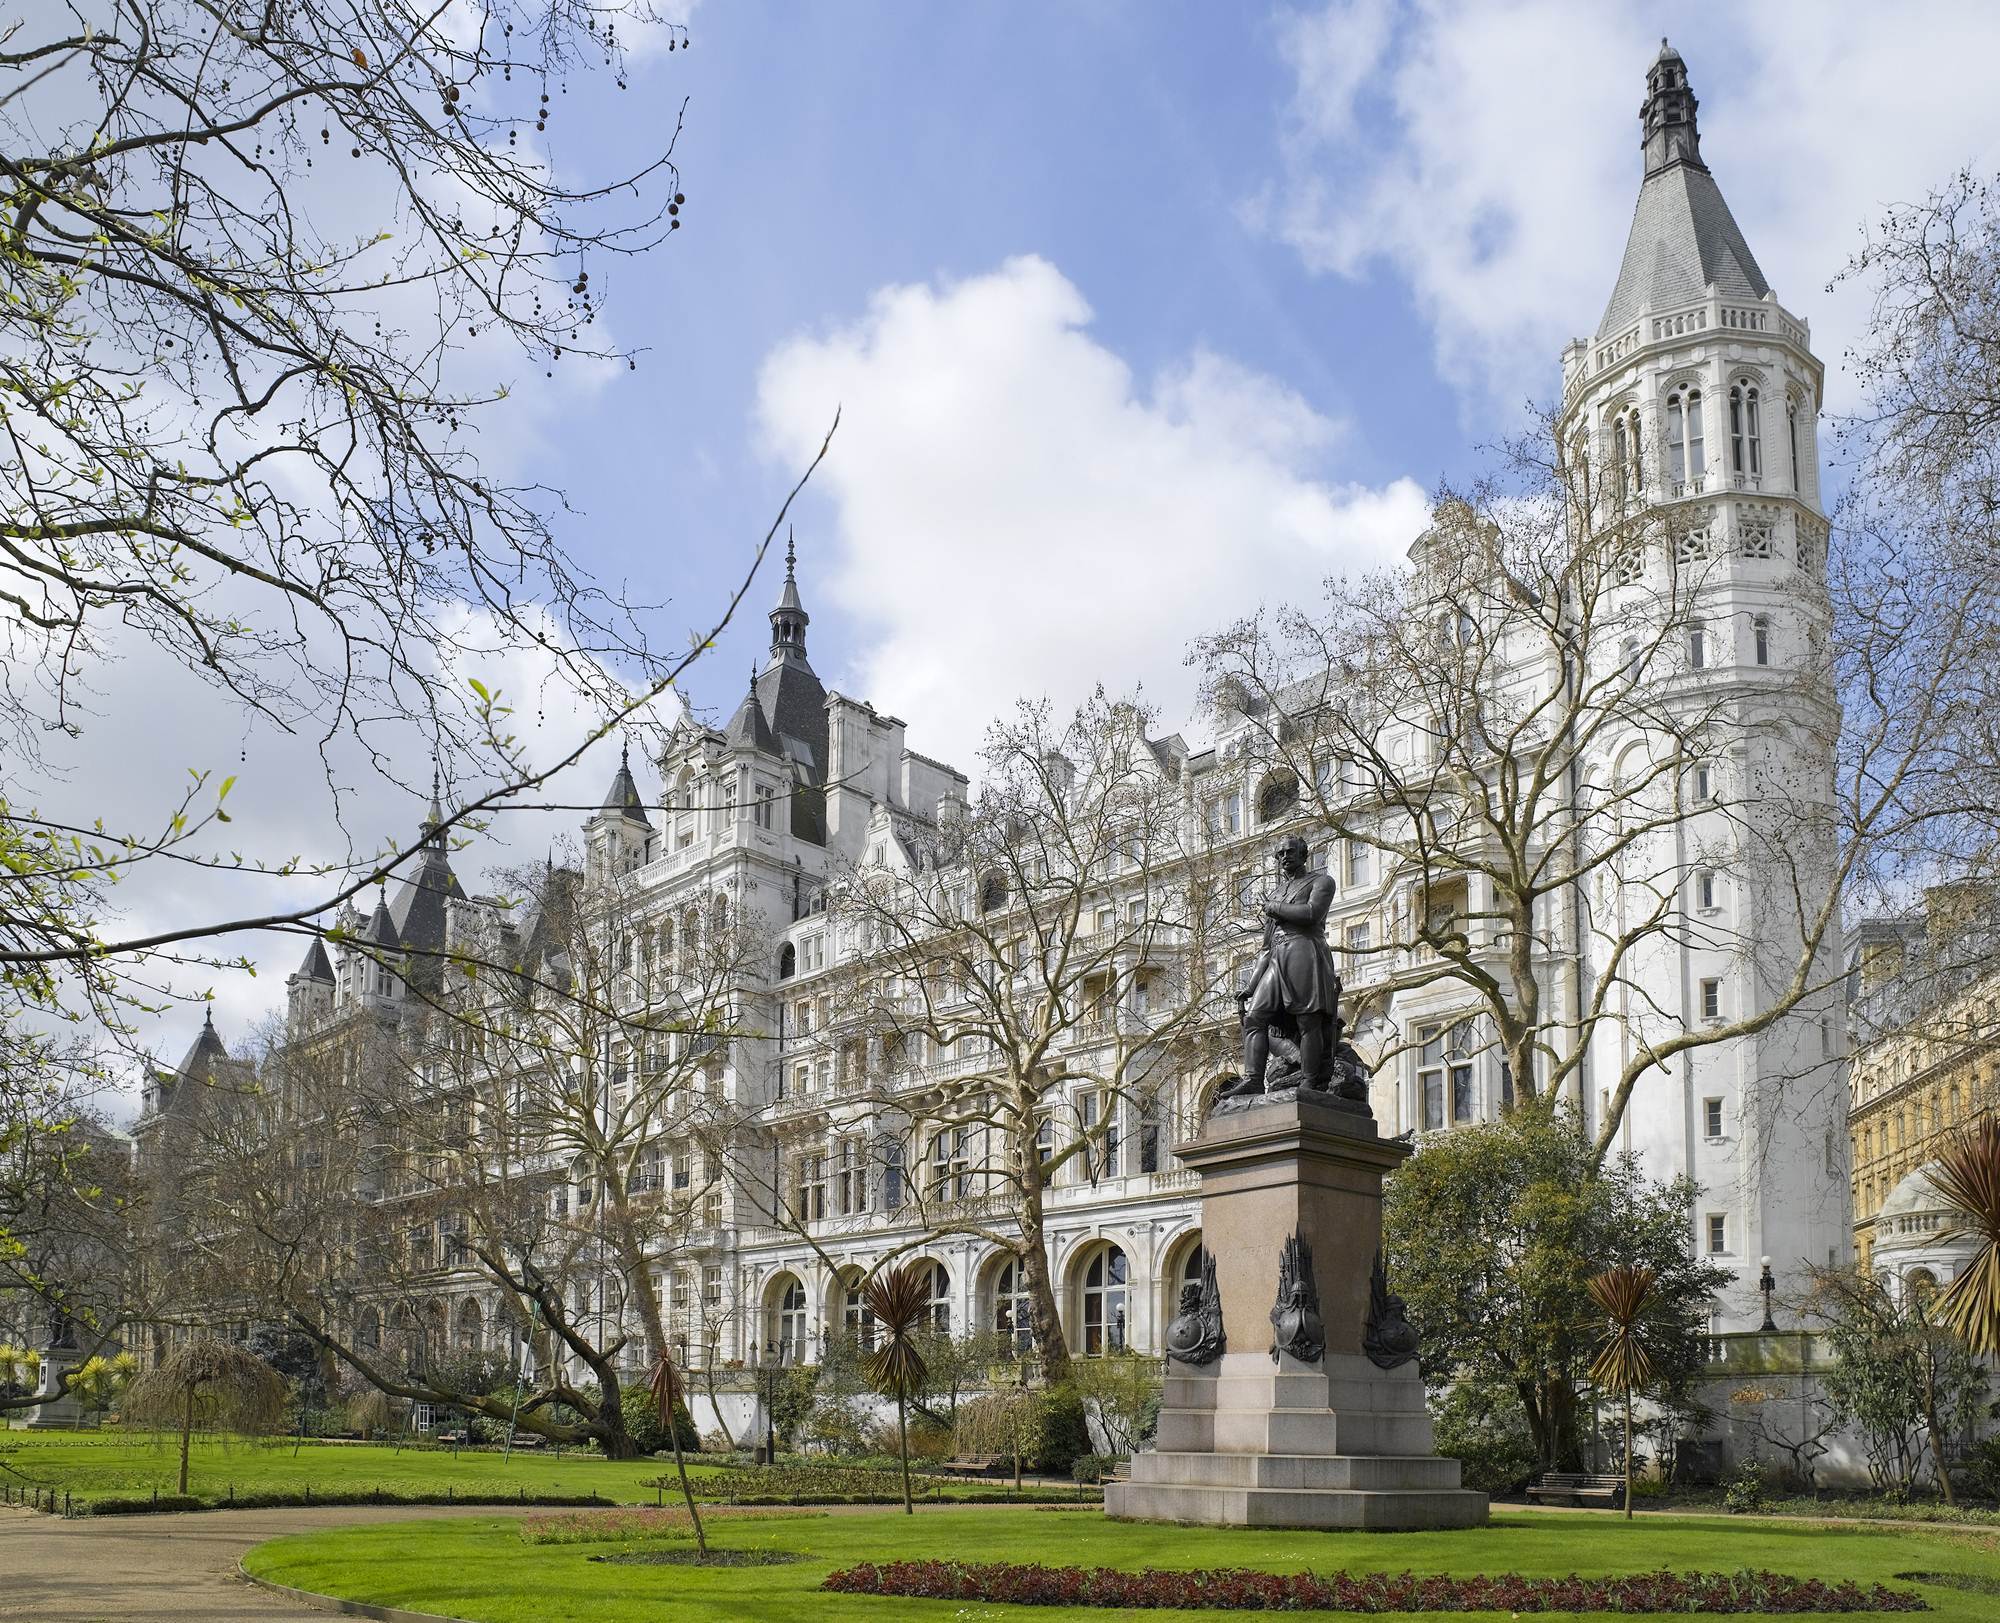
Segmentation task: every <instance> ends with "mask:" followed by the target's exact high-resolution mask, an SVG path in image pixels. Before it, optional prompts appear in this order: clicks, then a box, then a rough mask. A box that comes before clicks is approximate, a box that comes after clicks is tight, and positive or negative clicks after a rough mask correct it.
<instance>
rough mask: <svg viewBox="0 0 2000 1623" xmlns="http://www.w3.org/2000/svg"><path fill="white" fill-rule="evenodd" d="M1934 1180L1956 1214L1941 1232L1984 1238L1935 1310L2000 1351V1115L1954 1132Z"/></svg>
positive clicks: (1985, 1348)
mask: <svg viewBox="0 0 2000 1623" xmlns="http://www.w3.org/2000/svg"><path fill="white" fill-rule="evenodd" d="M1931 1182H1932V1184H1934V1185H1935V1186H1936V1188H1937V1191H1938V1193H1939V1194H1940V1195H1942V1196H1943V1197H1944V1202H1945V1204H1946V1205H1947V1206H1949V1207H1950V1208H1951V1209H1952V1212H1953V1214H1954V1221H1953V1223H1952V1225H1951V1227H1950V1228H1949V1229H1947V1230H1946V1231H1945V1232H1944V1233H1943V1234H1941V1235H1939V1236H1938V1238H1939V1239H1940V1240H1941V1241H1951V1240H1967V1239H1969V1240H1976V1241H1978V1243H1979V1249H1978V1251H1976V1252H1975V1253H1974V1254H1973V1258H1972V1261H1971V1262H1969V1263H1968V1264H1966V1266H1965V1269H1964V1271H1963V1272H1961V1273H1960V1274H1959V1276H1958V1277H1957V1278H1956V1279H1954V1280H1953V1281H1952V1282H1951V1284H1950V1285H1948V1286H1947V1287H1946V1288H1945V1291H1944V1294H1943V1295H1942V1296H1940V1297H1939V1298H1938V1300H1937V1304H1936V1306H1935V1308H1934V1309H1933V1310H1932V1311H1933V1312H1934V1313H1935V1315H1936V1317H1937V1318H1938V1320H1939V1321H1940V1322H1941V1323H1942V1324H1943V1325H1944V1326H1945V1327H1946V1328H1947V1329H1949V1330H1950V1331H1951V1332H1952V1333H1953V1334H1955V1335H1956V1336H1957V1337H1958V1338H1959V1339H1960V1340H1961V1341H1963V1342H1964V1343H1965V1344H1966V1346H1967V1347H1968V1348H1970V1349H1971V1350H1972V1351H1973V1352H1974V1353H1976V1354H1987V1353H2000V1121H1996V1120H1995V1119H1994V1118H1993V1117H1991V1116H1986V1117H1982V1118H1981V1119H1980V1120H1979V1121H1977V1122H1975V1123H1974V1124H1973V1125H1972V1126H1970V1127H1967V1128H1962V1129H1960V1130H1959V1131H1958V1132H1956V1133H1954V1134H1953V1135H1952V1136H1951V1138H1950V1139H1948V1140H1947V1141H1946V1143H1945V1147H1944V1151H1943V1153H1942V1154H1940V1155H1939V1156H1938V1159H1937V1165H1936V1167H1935V1168H1934V1169H1933V1170H1932V1172H1931Z"/></svg>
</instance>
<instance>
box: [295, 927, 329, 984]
mask: <svg viewBox="0 0 2000 1623" xmlns="http://www.w3.org/2000/svg"><path fill="white" fill-rule="evenodd" d="M299 973H300V974H301V975H303V976H304V977H305V978H306V979H307V980H309V981H327V982H331V981H332V980H333V964H332V963H331V961H330V960H329V959H328V958H327V956H326V948H325V946H324V945H322V944H321V942H320V939H319V937H318V936H314V937H313V939H312V945H311V946H309V947H307V948H306V959H305V962H304V963H302V964H300V965H299Z"/></svg>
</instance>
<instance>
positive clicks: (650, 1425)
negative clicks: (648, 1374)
mask: <svg viewBox="0 0 2000 1623" xmlns="http://www.w3.org/2000/svg"><path fill="white" fill-rule="evenodd" d="M624 1401H625V1429H626V1430H627V1431H628V1432H630V1433H631V1434H632V1441H633V1442H635V1443H637V1444H638V1445H639V1447H640V1449H641V1450H642V1451H643V1452H645V1453H648V1454H659V1453H665V1452H668V1451H671V1450H672V1448H673V1446H674V1440H673V1438H671V1437H669V1436H668V1435H667V1428H666V1427H665V1426H663V1425H661V1424H660V1410H659V1406H658V1405H657V1404H655V1403H654V1402H653V1393H652V1389H651V1388H650V1387H648V1386H646V1385H645V1384H644V1383H643V1382H637V1381H635V1382H634V1383H633V1384H632V1385H630V1386H628V1387H626V1388H625V1390H624ZM674 1430H675V1431H676V1432H678V1433H679V1434H680V1440H681V1450H682V1452H683V1453H688V1454H692V1453H694V1452H696V1451H697V1450H698V1449H699V1448H700V1447H701V1433H700V1432H699V1431H697V1430H696V1429H695V1424H694V1416H693V1415H691V1414H689V1413H688V1407H687V1404H686V1403H684V1402H681V1401H679V1400H676V1401H675V1403H674Z"/></svg>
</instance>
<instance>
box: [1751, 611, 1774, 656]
mask: <svg viewBox="0 0 2000 1623" xmlns="http://www.w3.org/2000/svg"><path fill="white" fill-rule="evenodd" d="M1750 644H1751V652H1752V654H1753V655H1754V656H1755V658H1756V661H1757V663H1758V664H1759V665H1768V664H1770V663H1771V617H1770V616H1769V615H1768V614H1753V615H1752V616H1751V617H1750Z"/></svg>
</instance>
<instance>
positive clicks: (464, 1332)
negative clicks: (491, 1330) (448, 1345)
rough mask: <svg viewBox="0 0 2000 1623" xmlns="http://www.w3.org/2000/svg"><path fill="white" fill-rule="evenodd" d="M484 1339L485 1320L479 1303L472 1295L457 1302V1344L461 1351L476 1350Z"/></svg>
mask: <svg viewBox="0 0 2000 1623" xmlns="http://www.w3.org/2000/svg"><path fill="white" fill-rule="evenodd" d="M485 1339H486V1322H485V1318H484V1316H483V1315H482V1314H481V1313H480V1311H479V1303H478V1302H477V1301H476V1300H474V1299H473V1298H472V1297H470V1296H468V1297H466V1299H465V1300H464V1301H462V1302H460V1303H459V1304H458V1346H459V1349H460V1350H461V1351H463V1352H474V1353H476V1352H478V1351H479V1350H480V1347H481V1345H482V1344H483V1343H484V1341H485Z"/></svg>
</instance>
